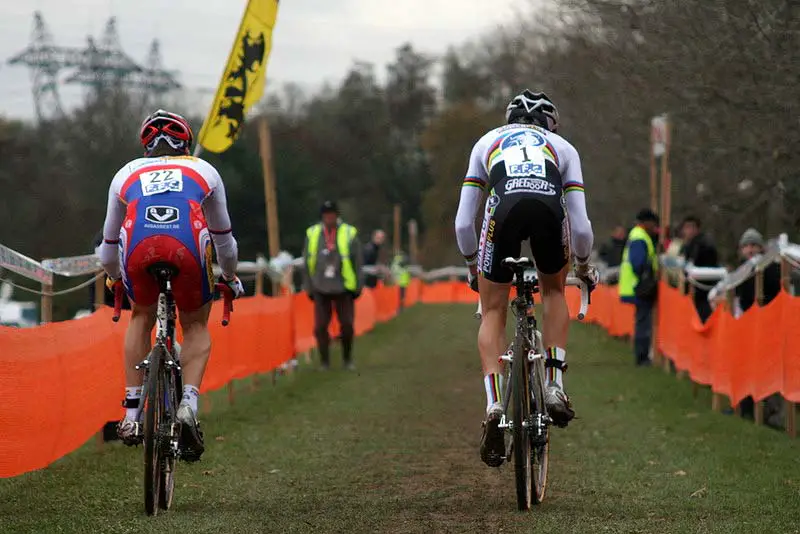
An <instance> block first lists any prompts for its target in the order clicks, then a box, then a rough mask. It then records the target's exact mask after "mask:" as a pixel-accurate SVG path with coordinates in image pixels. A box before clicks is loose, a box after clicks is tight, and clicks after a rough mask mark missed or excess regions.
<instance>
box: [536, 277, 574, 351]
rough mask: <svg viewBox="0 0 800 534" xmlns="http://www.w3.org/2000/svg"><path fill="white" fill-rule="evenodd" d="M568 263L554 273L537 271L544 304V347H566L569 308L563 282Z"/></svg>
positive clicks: (564, 281)
mask: <svg viewBox="0 0 800 534" xmlns="http://www.w3.org/2000/svg"><path fill="white" fill-rule="evenodd" d="M568 270H569V265H565V266H564V268H563V269H561V272H558V273H556V274H541V273H539V287H540V288H541V292H542V304H544V321H543V324H542V327H543V329H544V330H543V332H542V337H543V338H544V340H543V341H544V346H545V347H560V348H562V349H565V348H566V347H567V333H568V332H569V309H568V308H567V299H566V297H565V296H564V284H565V283H566V280H567V271H568Z"/></svg>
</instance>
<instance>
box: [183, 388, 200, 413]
mask: <svg viewBox="0 0 800 534" xmlns="http://www.w3.org/2000/svg"><path fill="white" fill-rule="evenodd" d="M199 397H200V391H199V390H198V389H197V388H196V387H194V386H190V385H189V384H186V385H185V386H183V398H182V399H181V404H182V403H184V402H185V403H187V404H188V405H189V406H190V407H191V408H192V411H193V412H194V413H197V399H198V398H199Z"/></svg>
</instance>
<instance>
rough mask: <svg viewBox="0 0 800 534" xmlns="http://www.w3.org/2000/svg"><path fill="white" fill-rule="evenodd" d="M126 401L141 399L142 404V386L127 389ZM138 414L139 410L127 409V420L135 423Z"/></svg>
mask: <svg viewBox="0 0 800 534" xmlns="http://www.w3.org/2000/svg"><path fill="white" fill-rule="evenodd" d="M125 399H126V400H127V399H139V402H142V400H141V399H142V386H132V387H126V388H125ZM138 412H139V408H125V419H130V420H131V421H135V420H136V414H137V413H138Z"/></svg>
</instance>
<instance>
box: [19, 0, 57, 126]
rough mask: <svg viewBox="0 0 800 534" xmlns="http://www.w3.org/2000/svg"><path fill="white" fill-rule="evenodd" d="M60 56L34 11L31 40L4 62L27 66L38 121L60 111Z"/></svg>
mask: <svg viewBox="0 0 800 534" xmlns="http://www.w3.org/2000/svg"><path fill="white" fill-rule="evenodd" d="M63 59H64V58H63V51H62V50H61V49H60V48H59V47H57V46H55V45H54V44H53V36H52V34H51V33H50V31H49V30H48V28H47V26H46V25H45V23H44V18H43V17H42V14H41V13H39V12H38V11H37V12H35V13H34V15H33V33H32V36H31V43H30V44H29V45H28V47H27V48H25V49H24V50H23V51H22V52H20V53H19V54H17V55H15V56H14V57H12V58H11V59H9V61H8V62H9V64H11V65H26V66H27V67H29V68H30V71H31V83H32V85H33V103H34V106H35V108H36V116H37V118H38V119H39V121H44V120H48V119H55V118H58V117H60V116H63V114H64V108H63V107H62V105H61V98H60V97H59V94H58V73H59V71H60V70H61V69H62V68H63V67H64V61H63Z"/></svg>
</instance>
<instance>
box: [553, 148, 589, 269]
mask: <svg viewBox="0 0 800 534" xmlns="http://www.w3.org/2000/svg"><path fill="white" fill-rule="evenodd" d="M561 140H562V141H563V142H562V143H559V145H561V146H559V147H558V149H557V150H558V152H559V156H560V161H559V163H560V165H559V167H560V168H559V171H560V172H561V185H562V187H563V190H564V194H565V195H566V202H567V217H568V219H569V230H570V236H571V238H570V239H571V241H572V243H571V245H572V253H573V255H574V256H575V258H576V259H577V260H578V262H581V263H583V262H586V261H588V259H589V255H590V254H591V253H592V245H593V243H594V234H593V233H592V223H591V221H590V220H589V214H588V213H587V212H586V195H585V193H584V185H583V173H582V172H581V158H580V156H579V155H578V151H577V150H576V149H575V147H574V146H572V145H571V144H570V143H568V142H567V141H566V140H563V139H561Z"/></svg>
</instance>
